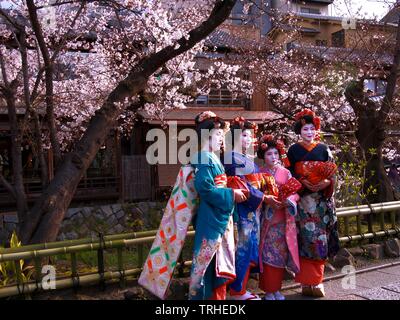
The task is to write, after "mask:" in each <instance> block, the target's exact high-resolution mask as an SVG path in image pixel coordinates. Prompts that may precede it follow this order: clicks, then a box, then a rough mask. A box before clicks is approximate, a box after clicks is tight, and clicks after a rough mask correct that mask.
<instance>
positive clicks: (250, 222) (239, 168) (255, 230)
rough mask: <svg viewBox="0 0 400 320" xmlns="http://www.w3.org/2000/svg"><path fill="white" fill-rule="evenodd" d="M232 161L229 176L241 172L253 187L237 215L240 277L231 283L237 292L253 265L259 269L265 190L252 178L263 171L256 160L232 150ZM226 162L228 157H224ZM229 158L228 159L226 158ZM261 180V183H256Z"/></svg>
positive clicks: (237, 252) (237, 270)
mask: <svg viewBox="0 0 400 320" xmlns="http://www.w3.org/2000/svg"><path fill="white" fill-rule="evenodd" d="M229 160H232V161H229V162H228V163H224V167H225V173H226V174H227V176H228V177H229V176H238V177H240V178H241V179H242V180H243V181H245V182H246V184H247V187H248V189H249V197H248V199H247V200H246V201H245V202H242V203H238V204H236V208H235V219H234V221H235V222H237V227H238V242H237V249H236V254H235V268H236V279H235V281H234V282H233V283H232V284H231V285H230V288H232V289H233V290H235V291H236V292H241V291H243V290H245V289H246V288H243V280H244V278H245V276H246V272H247V270H248V268H249V267H250V266H252V267H255V268H253V270H252V271H253V272H258V268H257V266H258V261H259V259H258V254H259V239H260V222H259V212H258V211H259V209H258V208H259V207H260V204H261V203H262V200H263V196H264V194H263V192H262V191H260V190H259V189H257V186H254V182H256V181H254V179H252V183H250V181H249V179H248V178H249V177H250V175H254V174H257V173H260V170H259V168H258V166H257V165H256V164H255V163H254V160H252V159H249V158H247V157H246V156H245V155H243V154H239V153H236V152H232V159H229ZM223 162H224V160H223ZM225 162H227V161H225ZM256 184H257V183H256Z"/></svg>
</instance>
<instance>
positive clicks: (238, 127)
mask: <svg viewBox="0 0 400 320" xmlns="http://www.w3.org/2000/svg"><path fill="white" fill-rule="evenodd" d="M256 129H257V126H256V125H255V124H254V123H252V122H250V121H247V120H245V121H244V122H242V124H241V123H239V122H234V123H233V124H231V126H230V131H231V143H232V144H231V146H232V149H233V148H234V146H235V130H241V132H243V131H244V130H256ZM254 134H255V132H254Z"/></svg>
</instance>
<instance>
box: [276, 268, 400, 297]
mask: <svg viewBox="0 0 400 320" xmlns="http://www.w3.org/2000/svg"><path fill="white" fill-rule="evenodd" d="M343 283H345V285H344V286H343ZM346 285H349V281H346V280H344V279H343V278H341V279H336V280H330V281H327V282H325V283H324V286H325V293H326V297H324V298H319V299H316V300H323V299H325V300H400V265H399V266H394V267H388V268H382V269H379V270H375V271H371V272H365V273H361V274H356V275H355V285H354V286H352V288H348V287H347V289H346ZM283 293H284V294H285V296H286V299H287V300H309V299H315V298H308V297H303V296H302V295H301V289H300V288H298V289H297V288H296V289H291V290H285V291H283Z"/></svg>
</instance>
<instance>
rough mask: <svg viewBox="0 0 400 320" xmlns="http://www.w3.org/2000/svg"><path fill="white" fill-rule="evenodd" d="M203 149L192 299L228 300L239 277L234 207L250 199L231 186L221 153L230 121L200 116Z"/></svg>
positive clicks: (196, 163) (195, 162) (197, 160)
mask: <svg viewBox="0 0 400 320" xmlns="http://www.w3.org/2000/svg"><path fill="white" fill-rule="evenodd" d="M195 124H196V131H197V134H198V136H199V142H200V148H201V151H200V152H199V153H197V154H195V155H193V157H192V159H191V165H192V166H193V167H194V169H195V182H194V185H195V188H196V191H197V192H198V195H199V198H200V203H199V207H198V210H197V212H196V215H195V217H194V221H193V225H194V228H195V230H196V233H195V238H194V252H193V264H192V269H191V274H190V285H189V299H192V300H206V299H215V300H224V299H226V285H227V283H228V282H229V281H232V280H234V279H235V277H236V275H235V260H234V256H235V244H234V233H233V232H234V229H233V217H232V215H233V210H234V206H235V202H237V203H240V202H243V201H245V200H246V195H245V194H244V192H243V191H241V190H238V189H236V190H235V189H231V188H227V176H226V174H225V171H224V167H223V165H222V163H221V161H220V159H219V156H218V155H217V154H218V153H219V152H220V150H221V147H222V145H223V143H224V137H225V133H226V131H227V130H228V128H229V123H226V122H224V121H223V120H222V119H220V118H218V117H217V116H216V114H215V113H213V112H211V111H205V112H202V113H200V114H199V115H198V116H197V117H196V119H195Z"/></svg>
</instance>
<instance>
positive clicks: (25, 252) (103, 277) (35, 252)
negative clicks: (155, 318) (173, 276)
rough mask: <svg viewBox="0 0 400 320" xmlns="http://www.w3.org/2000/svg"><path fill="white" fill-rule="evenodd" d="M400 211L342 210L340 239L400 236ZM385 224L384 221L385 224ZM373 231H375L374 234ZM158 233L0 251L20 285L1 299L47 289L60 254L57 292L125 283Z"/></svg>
mask: <svg viewBox="0 0 400 320" xmlns="http://www.w3.org/2000/svg"><path fill="white" fill-rule="evenodd" d="M396 211H397V212H396ZM387 212H389V213H390V228H387V227H386V224H385V223H384V215H385V213H387ZM399 212H400V201H393V202H386V203H376V204H371V205H360V206H354V207H344V208H338V209H337V210H336V214H337V217H338V219H340V223H342V221H341V220H343V224H344V226H343V227H344V234H341V237H340V238H339V240H340V241H341V242H343V243H345V242H351V241H359V240H364V239H377V238H380V237H385V236H386V237H390V236H395V235H399V234H400V228H399V226H398V225H397V220H396V216H398V215H399ZM369 214H373V215H375V216H376V217H377V218H379V223H378V229H379V230H376V231H373V230H372V231H371V230H368V232H366V233H363V232H362V221H361V218H362V217H363V216H365V215H369ZM352 217H355V218H356V234H350V227H351V223H350V220H349V219H350V218H352ZM382 221H383V222H382ZM370 231H371V232H370ZM156 232H157V230H151V231H144V232H132V233H125V234H116V235H107V236H104V237H100V238H98V239H94V238H86V239H78V240H67V241H58V242H51V243H42V244H33V245H27V246H22V247H18V248H6V249H0V263H4V262H12V263H14V265H15V272H16V279H17V281H16V282H17V283H16V284H12V285H8V286H3V287H1V286H0V298H4V297H10V296H15V295H20V294H30V293H35V292H39V291H41V290H43V287H42V277H43V275H42V273H41V269H42V259H43V258H51V257H54V256H57V255H69V256H70V263H71V269H70V272H71V275H70V276H63V277H58V278H56V281H55V285H56V289H65V288H71V287H77V286H80V285H83V286H85V285H92V284H96V283H103V284H104V283H105V282H106V281H115V280H118V281H120V282H121V284H122V283H124V281H125V279H126V278H127V277H136V276H137V275H139V274H140V272H141V267H142V266H143V263H144V260H145V257H146V256H147V254H148V252H147V251H145V246H149V245H150V244H151V243H152V242H153V241H154V239H155V235H156ZM193 236H194V231H193V228H192V227H191V228H190V230H189V232H188V237H193ZM128 248H136V255H137V259H136V261H137V266H136V267H134V268H130V269H125V267H124V265H125V263H124V259H123V250H126V249H128ZM105 250H107V251H108V250H116V252H117V266H116V267H117V270H116V271H112V270H105V260H104V259H105V258H104V254H107V252H105ZM82 252H97V272H95V273H90V274H80V273H79V270H78V266H77V265H78V261H77V254H78V253H82ZM21 260H25V261H26V260H29V261H30V262H33V268H34V271H35V272H34V279H33V280H29V281H23V275H22V273H23V271H22V270H21V267H20V263H19V262H20V261H21ZM190 265H191V261H184V260H183V259H180V262H179V263H178V268H177V269H178V270H180V271H182V270H183V268H184V267H188V266H190Z"/></svg>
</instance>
